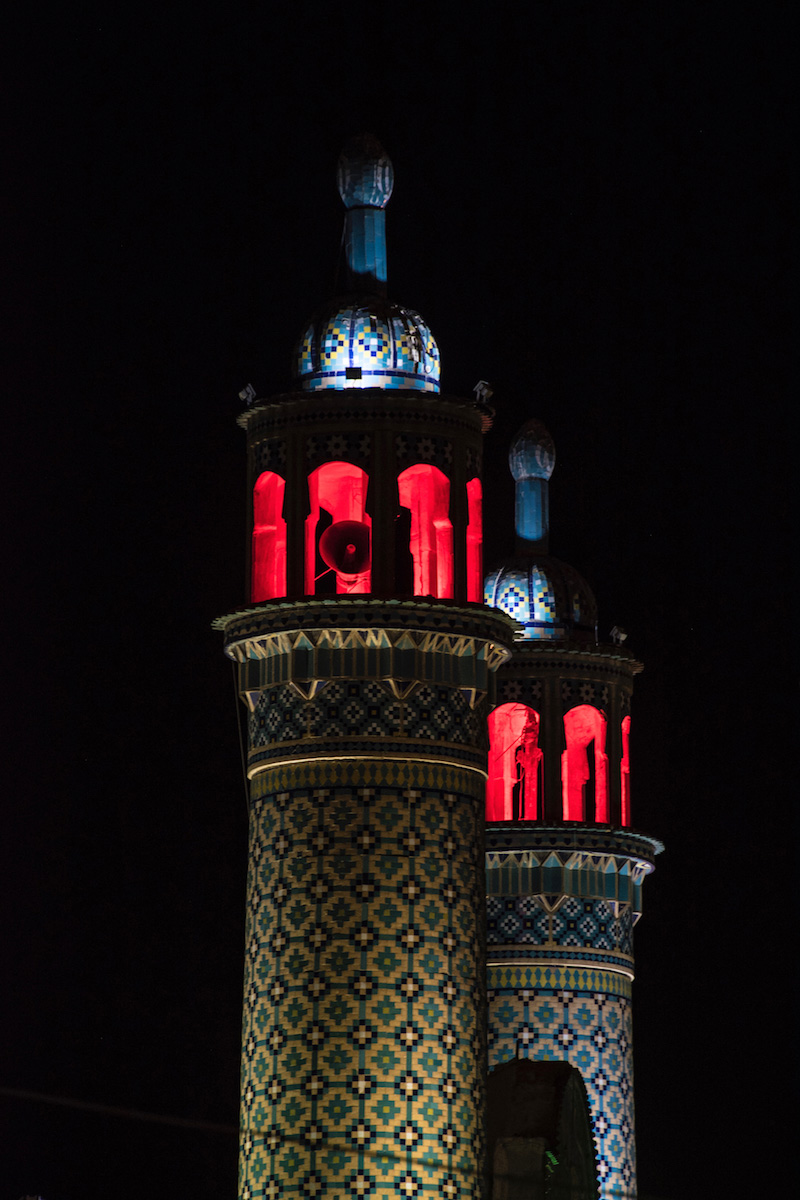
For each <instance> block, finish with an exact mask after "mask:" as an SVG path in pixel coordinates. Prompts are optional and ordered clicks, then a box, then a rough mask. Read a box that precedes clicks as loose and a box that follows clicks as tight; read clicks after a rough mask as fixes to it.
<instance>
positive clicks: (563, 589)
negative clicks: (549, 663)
mask: <svg viewBox="0 0 800 1200" xmlns="http://www.w3.org/2000/svg"><path fill="white" fill-rule="evenodd" d="M484 600H485V602H486V603H487V604H490V605H491V606H492V607H493V608H499V609H501V610H502V611H503V612H504V613H508V615H509V616H510V617H511V618H512V619H513V620H514V621H517V622H518V623H519V624H520V625H521V626H522V633H523V637H525V638H526V639H527V638H534V639H543V640H555V639H557V638H566V637H575V638H577V639H578V640H582V639H586V640H592V641H594V639H595V636H596V627H597V604H596V602H595V598H594V596H593V595H592V591H591V589H590V587H589V585H588V583H587V582H586V580H585V579H584V578H583V577H582V576H581V575H579V574H578V572H577V571H576V570H574V569H573V568H572V567H570V566H567V564H566V563H563V562H560V561H559V560H558V559H557V558H551V557H550V556H549V555H547V554H540V555H537V556H536V557H535V558H527V559H525V558H516V559H511V560H510V561H509V562H507V563H504V564H503V566H502V567H498V568H496V570H494V571H491V572H490V573H489V574H488V575H487V576H486V582H485V584H484Z"/></svg>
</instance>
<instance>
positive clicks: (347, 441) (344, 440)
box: [306, 430, 372, 467]
mask: <svg viewBox="0 0 800 1200" xmlns="http://www.w3.org/2000/svg"><path fill="white" fill-rule="evenodd" d="M371 449H372V438H371V436H370V435H369V434H368V433H350V432H348V431H347V430H342V432H340V433H329V434H324V435H323V434H311V435H310V436H309V437H308V438H307V439H306V458H307V460H308V465H309V467H314V466H316V465H317V464H318V463H322V462H333V461H341V462H352V463H356V464H357V465H358V466H360V467H368V466H369V457H370V451H371Z"/></svg>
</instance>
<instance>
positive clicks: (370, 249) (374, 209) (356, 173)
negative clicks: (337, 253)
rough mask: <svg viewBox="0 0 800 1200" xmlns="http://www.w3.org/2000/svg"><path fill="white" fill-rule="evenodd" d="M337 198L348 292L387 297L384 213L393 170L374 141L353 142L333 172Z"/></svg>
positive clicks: (364, 138) (368, 138) (366, 137)
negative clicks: (341, 216)
mask: <svg viewBox="0 0 800 1200" xmlns="http://www.w3.org/2000/svg"><path fill="white" fill-rule="evenodd" d="M336 182H337V184H338V185H339V195H340V196H341V197H342V200H343V202H344V206H345V208H346V209H347V212H346V213H345V218H344V246H345V253H346V255H347V269H348V276H349V279H348V285H349V288H350V290H351V291H354V292H367V293H371V294H372V295H378V296H385V295H386V213H385V212H384V208H385V206H386V204H387V203H388V201H389V197H390V196H391V194H392V186H393V184H394V169H393V167H392V163H391V159H390V158H389V156H388V154H387V153H386V151H385V150H384V149H383V147H382V146H381V144H380V142H379V141H378V139H377V138H375V137H373V136H372V134H370V133H363V134H362V135H361V136H360V137H357V138H352V139H351V140H350V141H349V142H347V144H346V145H345V147H344V149H343V150H342V153H341V154H340V155H339V163H338V166H337V168H336Z"/></svg>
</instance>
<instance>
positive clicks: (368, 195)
mask: <svg viewBox="0 0 800 1200" xmlns="http://www.w3.org/2000/svg"><path fill="white" fill-rule="evenodd" d="M336 183H337V186H338V188H339V195H340V196H341V197H342V200H343V201H344V206H345V208H385V207H386V205H387V203H388V201H389V197H390V196H391V194H392V188H393V187H394V167H393V166H392V160H391V159H390V158H389V155H388V154H387V153H386V151H385V150H384V148H383V146H382V145H381V144H380V142H379V141H378V139H377V138H376V137H373V136H372V134H371V133H362V134H361V136H360V137H356V138H351V139H350V141H349V142H347V143H346V144H345V147H344V149H343V150H342V153H341V154H340V155H339V162H338V164H337V167H336Z"/></svg>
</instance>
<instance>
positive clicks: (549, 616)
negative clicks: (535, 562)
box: [531, 567, 557, 624]
mask: <svg viewBox="0 0 800 1200" xmlns="http://www.w3.org/2000/svg"><path fill="white" fill-rule="evenodd" d="M531 601H532V604H533V619H534V621H544V622H546V623H547V624H555V622H556V620H557V614H556V598H555V595H554V593H553V585H552V583H551V582H550V580H549V579H548V577H547V575H546V574H545V573H544V571H542V570H541V569H540V568H539V567H531Z"/></svg>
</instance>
